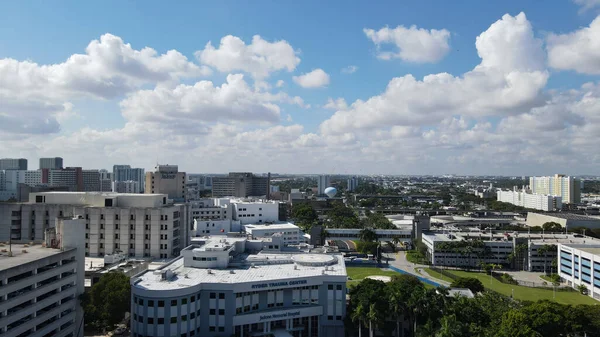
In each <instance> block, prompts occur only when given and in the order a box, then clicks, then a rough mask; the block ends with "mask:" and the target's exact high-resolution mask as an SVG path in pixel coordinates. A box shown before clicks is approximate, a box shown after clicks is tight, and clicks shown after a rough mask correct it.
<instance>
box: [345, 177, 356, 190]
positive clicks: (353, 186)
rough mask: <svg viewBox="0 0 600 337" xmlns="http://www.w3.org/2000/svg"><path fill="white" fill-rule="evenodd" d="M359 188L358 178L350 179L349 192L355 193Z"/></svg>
mask: <svg viewBox="0 0 600 337" xmlns="http://www.w3.org/2000/svg"><path fill="white" fill-rule="evenodd" d="M357 187H358V178H357V177H352V178H348V189H347V190H348V192H352V191H354V190H355V189H356V188H357Z"/></svg>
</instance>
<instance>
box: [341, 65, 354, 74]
mask: <svg viewBox="0 0 600 337" xmlns="http://www.w3.org/2000/svg"><path fill="white" fill-rule="evenodd" d="M357 70H358V67H357V66H347V67H345V68H342V74H354V73H355V72H356V71H357Z"/></svg>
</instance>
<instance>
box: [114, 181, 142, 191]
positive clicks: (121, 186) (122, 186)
mask: <svg viewBox="0 0 600 337" xmlns="http://www.w3.org/2000/svg"><path fill="white" fill-rule="evenodd" d="M112 191H113V192H117V193H142V189H141V187H140V183H139V182H137V181H134V180H128V181H115V182H113V187H112Z"/></svg>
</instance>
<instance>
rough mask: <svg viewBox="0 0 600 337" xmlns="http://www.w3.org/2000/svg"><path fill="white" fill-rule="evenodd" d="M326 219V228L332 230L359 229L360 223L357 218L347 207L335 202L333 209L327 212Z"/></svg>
mask: <svg viewBox="0 0 600 337" xmlns="http://www.w3.org/2000/svg"><path fill="white" fill-rule="evenodd" d="M327 217H328V219H329V224H328V227H332V228H359V227H360V226H359V225H360V221H359V220H358V216H357V215H356V213H355V212H354V210H352V209H351V208H349V207H346V206H345V205H344V204H342V203H339V202H335V203H333V207H332V208H331V209H330V210H329V211H327Z"/></svg>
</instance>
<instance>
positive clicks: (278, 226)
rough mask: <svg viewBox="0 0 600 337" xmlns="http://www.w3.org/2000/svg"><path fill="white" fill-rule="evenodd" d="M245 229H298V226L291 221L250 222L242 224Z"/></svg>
mask: <svg viewBox="0 0 600 337" xmlns="http://www.w3.org/2000/svg"><path fill="white" fill-rule="evenodd" d="M244 228H246V229H299V228H298V226H296V225H294V224H292V223H289V222H288V223H275V224H264V225H263V224H260V225H259V224H251V225H244Z"/></svg>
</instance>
